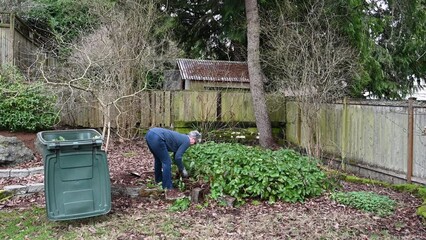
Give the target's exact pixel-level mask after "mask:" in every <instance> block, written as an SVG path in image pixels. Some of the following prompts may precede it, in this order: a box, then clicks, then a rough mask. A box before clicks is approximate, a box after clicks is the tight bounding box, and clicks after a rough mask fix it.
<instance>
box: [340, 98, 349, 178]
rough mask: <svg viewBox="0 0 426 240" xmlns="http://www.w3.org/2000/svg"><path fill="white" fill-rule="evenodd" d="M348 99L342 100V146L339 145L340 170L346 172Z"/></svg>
mask: <svg viewBox="0 0 426 240" xmlns="http://www.w3.org/2000/svg"><path fill="white" fill-rule="evenodd" d="M347 101H348V99H347V97H344V98H343V123H342V143H341V144H342V145H341V151H342V152H341V154H340V155H341V157H342V170H344V171H346V144H347V141H348V138H347V134H348V130H347V128H348V123H347V122H348V103H347Z"/></svg>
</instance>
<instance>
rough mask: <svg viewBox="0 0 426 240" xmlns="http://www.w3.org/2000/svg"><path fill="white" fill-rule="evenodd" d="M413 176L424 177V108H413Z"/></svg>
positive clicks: (425, 175) (425, 154)
mask: <svg viewBox="0 0 426 240" xmlns="http://www.w3.org/2000/svg"><path fill="white" fill-rule="evenodd" d="M413 152H414V160H413V176H414V177H419V178H423V179H426V108H414V149H413Z"/></svg>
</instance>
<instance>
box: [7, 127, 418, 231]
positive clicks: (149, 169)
mask: <svg viewBox="0 0 426 240" xmlns="http://www.w3.org/2000/svg"><path fill="white" fill-rule="evenodd" d="M0 135H3V136H15V137H17V138H18V139H20V140H21V141H23V142H24V143H25V145H26V146H27V147H28V148H30V149H31V150H33V152H34V153H35V154H34V159H33V160H31V161H28V162H25V163H21V164H19V165H17V166H13V168H16V169H20V168H30V167H39V166H43V161H42V157H41V155H40V154H39V153H37V150H36V149H35V145H34V142H35V140H36V134H34V133H13V132H7V131H0ZM108 165H109V171H110V179H111V184H112V186H125V187H126V186H127V187H134V186H140V185H142V184H146V183H147V182H150V181H152V179H153V157H152V155H151V153H150V152H149V150H148V148H147V147H146V143H145V141H144V139H143V138H138V139H133V140H129V141H112V142H111V143H110V146H109V151H108ZM1 168H6V167H5V166H0V169H1ZM30 182H43V176H32V177H28V178H22V179H17V178H9V179H1V178H0V189H2V188H3V187H4V186H5V185H12V184H26V183H30ZM341 190H342V191H371V192H375V193H378V194H381V195H386V196H389V197H390V198H391V199H394V200H396V201H397V202H398V209H397V210H396V212H395V214H393V215H392V216H391V217H386V218H380V219H378V220H377V219H376V220H377V222H379V223H380V224H382V227H383V229H384V230H387V231H389V233H391V234H395V235H396V236H399V235H405V234H407V233H417V234H420V235H422V234H421V233H422V232H424V233H425V236H426V228H425V225H424V220H422V219H421V218H420V217H419V216H417V215H416V209H417V207H419V206H420V205H421V204H422V201H421V200H420V199H418V198H416V197H415V196H413V195H412V194H409V193H402V192H397V191H394V190H391V189H388V188H384V187H381V186H377V185H371V184H355V183H347V182H342V189H341ZM152 201H155V204H162V203H164V204H167V203H165V202H164V201H161V199H146V198H130V197H128V196H120V195H113V198H112V203H111V205H112V210H111V212H113V213H114V212H126V211H129V210H130V209H132V208H138V207H140V206H141V205H146V206H149V205H152V204H153V202H152ZM44 204H45V198H44V194H43V193H36V194H32V195H29V196H22V197H17V198H13V199H11V200H8V201H6V202H5V203H1V204H0V209H2V208H25V207H31V206H34V205H37V206H41V207H44ZM283 204H286V203H283ZM292 206H294V207H296V208H302V209H307V208H311V207H313V208H319V209H325V210H326V209H334V210H335V209H336V205H335V203H332V201H330V200H329V197H328V195H327V194H324V195H323V196H321V197H319V198H315V199H310V200H308V201H307V202H305V203H297V204H293V205H292ZM339 207H341V208H342V209H346V208H345V207H344V206H339ZM345 211H346V210H345ZM395 223H404V224H402V225H401V226H398V227H395Z"/></svg>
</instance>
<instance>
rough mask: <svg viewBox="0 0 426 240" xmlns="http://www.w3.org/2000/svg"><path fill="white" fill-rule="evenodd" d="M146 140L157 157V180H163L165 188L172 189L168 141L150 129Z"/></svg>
mask: <svg viewBox="0 0 426 240" xmlns="http://www.w3.org/2000/svg"><path fill="white" fill-rule="evenodd" d="M145 140H146V143H147V144H148V148H149V150H150V151H151V153H152V154H153V155H154V158H155V162H154V173H155V174H154V176H155V182H156V183H159V182H161V183H162V186H163V188H164V189H172V188H173V184H172V161H171V159H170V155H169V151H168V150H167V146H166V143H165V142H164V140H163V139H161V138H160V136H158V135H157V134H156V133H154V132H150V131H148V132H147V134H146V136H145Z"/></svg>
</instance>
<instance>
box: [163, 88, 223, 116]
mask: <svg viewBox="0 0 426 240" xmlns="http://www.w3.org/2000/svg"><path fill="white" fill-rule="evenodd" d="M218 94H219V93H218V92H214V91H201V92H194V91H176V92H173V94H172V104H171V106H172V108H173V109H172V110H171V112H172V119H173V122H174V123H175V124H179V122H194V121H216V120H217V102H218Z"/></svg>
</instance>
